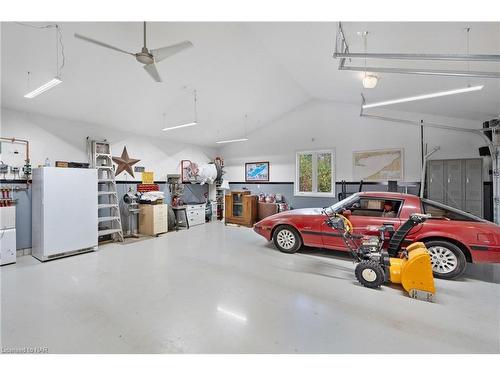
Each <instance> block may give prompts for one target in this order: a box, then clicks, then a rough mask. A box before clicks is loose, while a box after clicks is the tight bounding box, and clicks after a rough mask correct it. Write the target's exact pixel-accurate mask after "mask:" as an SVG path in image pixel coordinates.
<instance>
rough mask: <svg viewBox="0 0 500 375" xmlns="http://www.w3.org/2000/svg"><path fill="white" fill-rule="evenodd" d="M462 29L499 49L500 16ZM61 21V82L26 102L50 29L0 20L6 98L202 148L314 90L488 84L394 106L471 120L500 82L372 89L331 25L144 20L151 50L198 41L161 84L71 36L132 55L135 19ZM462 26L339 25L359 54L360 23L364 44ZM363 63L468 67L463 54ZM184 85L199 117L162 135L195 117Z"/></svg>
mask: <svg viewBox="0 0 500 375" xmlns="http://www.w3.org/2000/svg"><path fill="white" fill-rule="evenodd" d="M469 25H470V26H471V27H472V31H471V33H470V52H471V53H485V54H486V53H488V54H500V24H499V23H473V24H469ZM61 26H62V32H63V42H64V51H65V57H66V59H65V67H64V69H63V72H62V79H63V84H61V85H59V86H57V87H56V88H54V89H52V90H50V91H48V92H46V93H44V94H43V95H40V96H38V97H36V98H35V99H32V100H27V99H25V98H24V97H23V95H24V94H25V93H26V92H27V91H28V81H27V72H28V71H30V72H31V74H30V77H31V78H30V83H29V84H30V86H31V88H34V87H36V86H38V85H40V84H42V83H44V82H46V81H48V80H49V79H50V78H52V77H53V76H54V75H55V71H56V36H55V32H54V30H53V29H52V30H39V29H33V28H28V27H24V26H21V25H19V24H16V23H3V24H2V59H1V61H2V106H5V107H8V108H14V109H18V110H23V111H28V112H36V113H42V114H46V115H51V116H58V117H62V118H68V119H77V120H79V121H85V122H90V123H97V124H102V125H105V126H110V127H114V128H119V129H122V130H129V131H133V132H137V133H143V134H148V135H151V136H154V137H164V138H168V139H171V140H178V141H183V142H190V143H195V144H200V145H208V146H214V145H215V143H214V142H215V141H216V140H217V139H220V138H232V137H240V136H242V135H243V134H244V133H245V131H247V132H250V131H251V130H252V129H255V128H257V127H260V126H263V125H265V124H266V123H268V122H270V121H272V120H273V119H274V118H277V117H279V116H280V115H282V114H283V113H286V112H288V111H290V110H291V109H293V108H295V107H296V106H298V105H300V104H302V103H304V102H306V101H308V100H311V98H320V99H327V100H334V101H340V102H345V103H352V104H356V105H357V104H359V103H360V93H361V92H364V93H365V95H366V97H367V101H368V102H371V101H376V100H381V99H390V98H393V97H401V96H408V95H415V94H421V93H427V92H433V91H436V90H444V89H451V88H458V87H463V86H466V85H467V84H469V83H470V84H479V83H481V84H485V88H484V90H482V91H481V92H475V93H470V94H464V95H457V96H453V97H448V98H440V99H438V100H428V101H421V102H414V103H407V104H400V105H397V106H394V107H393V109H400V110H407V111H413V112H422V113H432V114H438V115H443V116H451V117H463V118H468V119H474V120H478V121H483V120H486V119H489V118H490V117H492V116H496V115H498V114H499V112H500V79H482V80H478V79H470V80H467V79H465V78H450V77H441V78H436V77H430V76H411V75H401V74H380V81H379V85H378V86H377V88H375V89H373V90H363V88H362V85H361V77H362V73H356V72H347V71H339V70H338V69H337V65H338V60H335V59H334V58H332V53H333V49H334V37H335V33H336V23H149V24H148V40H147V43H148V47H150V48H157V47H162V46H165V45H169V44H173V43H176V42H179V41H182V40H191V41H192V42H193V44H194V48H192V49H190V50H187V51H185V52H183V53H180V54H178V55H175V56H173V57H171V58H169V59H167V60H164V61H163V62H161V63H159V64H158V70H159V72H160V74H161V75H162V77H163V80H164V82H163V83H155V82H153V81H152V80H151V78H150V77H149V76H148V75H147V74H146V73H145V72H144V70H143V69H142V66H141V65H140V64H139V63H138V62H136V61H135V59H134V57H132V56H127V55H123V54H120V53H118V52H115V51H112V50H106V49H104V48H101V47H98V46H95V45H91V44H88V43H85V42H83V41H81V40H78V39H75V38H74V37H73V34H74V33H75V32H77V33H80V34H84V35H87V36H89V37H92V38H94V39H98V40H102V41H105V42H107V43H109V44H112V45H115V46H117V47H120V48H122V49H125V50H129V51H132V52H138V51H139V50H140V47H141V46H142V25H141V23H138V22H133V23H124V22H112V23H62V24H61ZM466 26H467V24H466V23H434V24H432V23H345V24H344V30H345V34H346V37H347V39H348V42H349V45H350V49H351V51H353V52H362V51H363V48H364V47H363V41H362V38H361V37H360V36H358V35H357V31H365V30H367V31H369V36H368V51H369V52H409V53H410V52H413V53H418V52H421V53H464V52H465V48H466V39H465V38H466V35H465V31H464V28H465V27H466ZM353 63H354V62H353ZM356 63H358V64H361V65H362V64H363V63H364V62H363V61H362V60H360V61H358V62H356ZM369 64H373V65H379V66H388V64H391V65H392V66H398V67H404V66H412V67H419V68H420V67H437V68H440V69H451V68H459V69H467V65H466V63H465V62H458V63H443V62H413V61H411V62H410V61H406V62H402V61H389V62H388V61H370V62H369ZM470 69H471V70H490V71H500V63H496V64H495V63H471V64H470ZM184 87H186V88H187V89H185V88H184ZM192 89H196V90H197V92H198V119H199V123H200V125H199V126H196V127H192V128H185V129H181V130H176V131H172V132H162V131H161V128H163V127H164V126H168V125H175V124H178V123H182V122H188V121H192V120H193V116H194V114H193V97H192V94H191V93H190V90H192ZM163 113H166V116H165V122H166V124H165V125H164V124H163V116H162V114H163ZM245 114H247V115H248V119H247V121H246V123H245V121H244V116H245Z"/></svg>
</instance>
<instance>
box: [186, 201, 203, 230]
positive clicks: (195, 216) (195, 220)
mask: <svg viewBox="0 0 500 375" xmlns="http://www.w3.org/2000/svg"><path fill="white" fill-rule="evenodd" d="M186 213H187V218H188V220H189V226H190V227H192V226H195V225H200V224H205V204H188V205H187V207H186Z"/></svg>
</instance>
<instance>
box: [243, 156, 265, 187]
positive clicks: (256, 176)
mask: <svg viewBox="0 0 500 375" xmlns="http://www.w3.org/2000/svg"><path fill="white" fill-rule="evenodd" d="M252 181H269V162H268V161H259V162H253V163H245V182H252Z"/></svg>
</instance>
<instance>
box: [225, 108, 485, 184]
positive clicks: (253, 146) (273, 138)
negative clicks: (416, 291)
mask: <svg viewBox="0 0 500 375" xmlns="http://www.w3.org/2000/svg"><path fill="white" fill-rule="evenodd" d="M384 113H385V114H386V115H389V116H398V117H404V118H407V119H413V120H420V119H423V120H424V121H434V122H438V121H439V122H440V123H445V124H450V125H455V126H458V127H469V128H480V127H481V124H480V123H475V122H471V121H466V120H460V119H452V118H443V117H437V116H427V115H426V116H423V115H421V114H420V115H419V114H411V113H401V112H394V111H391V112H389V111H385V112H384ZM424 136H425V142H427V143H428V147H429V150H430V149H432V148H433V147H434V146H440V147H441V149H440V150H439V151H438V152H436V153H435V154H434V155H433V157H432V158H433V159H448V158H477V157H479V153H478V148H479V147H480V146H483V145H484V142H483V141H482V139H481V138H480V137H479V136H476V135H473V134H468V133H464V132H458V131H452V130H443V129H436V128H425V130H424ZM248 138H249V139H250V140H249V141H248V142H244V143H234V144H229V145H227V146H225V147H224V148H222V150H221V153H222V155H223V157H224V162H225V165H226V175H225V176H224V177H225V178H226V179H228V180H229V181H230V182H236V181H245V173H244V165H245V162H252V161H270V181H273V182H290V181H293V180H294V176H295V152H296V151H299V150H314V149H328V148H334V149H335V151H336V159H337V160H336V169H337V173H336V179H337V181H340V180H343V179H344V180H347V181H352V180H353V176H352V174H353V173H352V169H353V168H352V166H353V161H352V152H353V151H360V150H376V149H386V148H403V149H404V180H405V181H408V182H415V181H420V173H421V172H420V171H421V151H420V127H418V126H412V125H404V124H401V123H392V122H387V121H382V120H374V119H369V118H364V117H360V116H359V106H354V105H347V104H341V103H335V102H328V101H321V100H313V101H310V102H308V103H306V104H304V105H302V106H299V107H297V108H295V109H294V110H292V111H290V112H288V113H286V114H284V115H283V116H281V117H280V118H278V119H276V120H275V121H274V122H272V123H270V124H267V125H265V126H263V127H262V128H260V129H258V130H256V131H254V132H252V133H250V134H249V135H248ZM485 179H489V177H488V176H487V173H486V174H485Z"/></svg>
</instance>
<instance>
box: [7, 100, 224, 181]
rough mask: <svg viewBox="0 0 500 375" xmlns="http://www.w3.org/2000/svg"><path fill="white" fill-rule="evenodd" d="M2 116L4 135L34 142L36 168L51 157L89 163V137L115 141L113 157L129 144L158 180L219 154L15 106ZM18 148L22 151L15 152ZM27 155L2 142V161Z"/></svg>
mask: <svg viewBox="0 0 500 375" xmlns="http://www.w3.org/2000/svg"><path fill="white" fill-rule="evenodd" d="M1 118H2V124H1V128H0V130H1V135H2V137H17V138H20V139H27V140H29V141H30V154H31V155H30V156H31V163H32V166H33V167H37V166H38V165H41V164H44V162H45V158H47V157H48V158H49V160H50V162H51V165H54V163H55V161H56V160H64V161H78V162H88V157H87V153H86V141H85V139H86V137H87V136H89V137H91V138H93V139H103V138H106V139H107V140H108V141H109V142H110V144H111V151H112V155H113V156H119V155H121V153H122V150H123V146H127V151H128V153H129V156H130V157H131V158H134V159H140V160H141V161H140V162H139V163H137V164H136V166H144V167H145V168H146V170H147V171H153V172H154V173H155V180H165V179H166V176H167V174H173V173H180V161H181V160H182V159H189V160H193V161H199V162H207V161H211V160H213V159H214V157H215V156H216V155H217V150H216V149H213V148H202V147H198V146H194V145H187V144H179V143H177V142H169V141H168V140H163V139H156V138H152V137H147V136H138V135H137V134H132V133H127V132H120V131H116V130H115V129H111V128H107V127H103V126H98V125H94V124H88V123H82V122H77V121H71V120H65V119H60V118H54V117H47V116H42V115H36V114H30V113H26V112H19V111H15V110H11V109H5V108H4V109H2V116H1ZM16 150H17V151H19V154H15V151H16ZM24 157H25V156H24V147H23V146H22V145H13V144H8V143H2V153H1V160H2V161H3V162H4V163H6V164H9V165H15V166H22V165H23V164H24ZM135 175H136V176H135V177H136V178H135V179H136V180H140V179H141V174H140V173H136V174H135ZM125 179H128V180H129V181H130V180H132V178H131V177H130V176H128V175H126V174H125V173H122V174H120V175H119V176H117V180H125Z"/></svg>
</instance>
